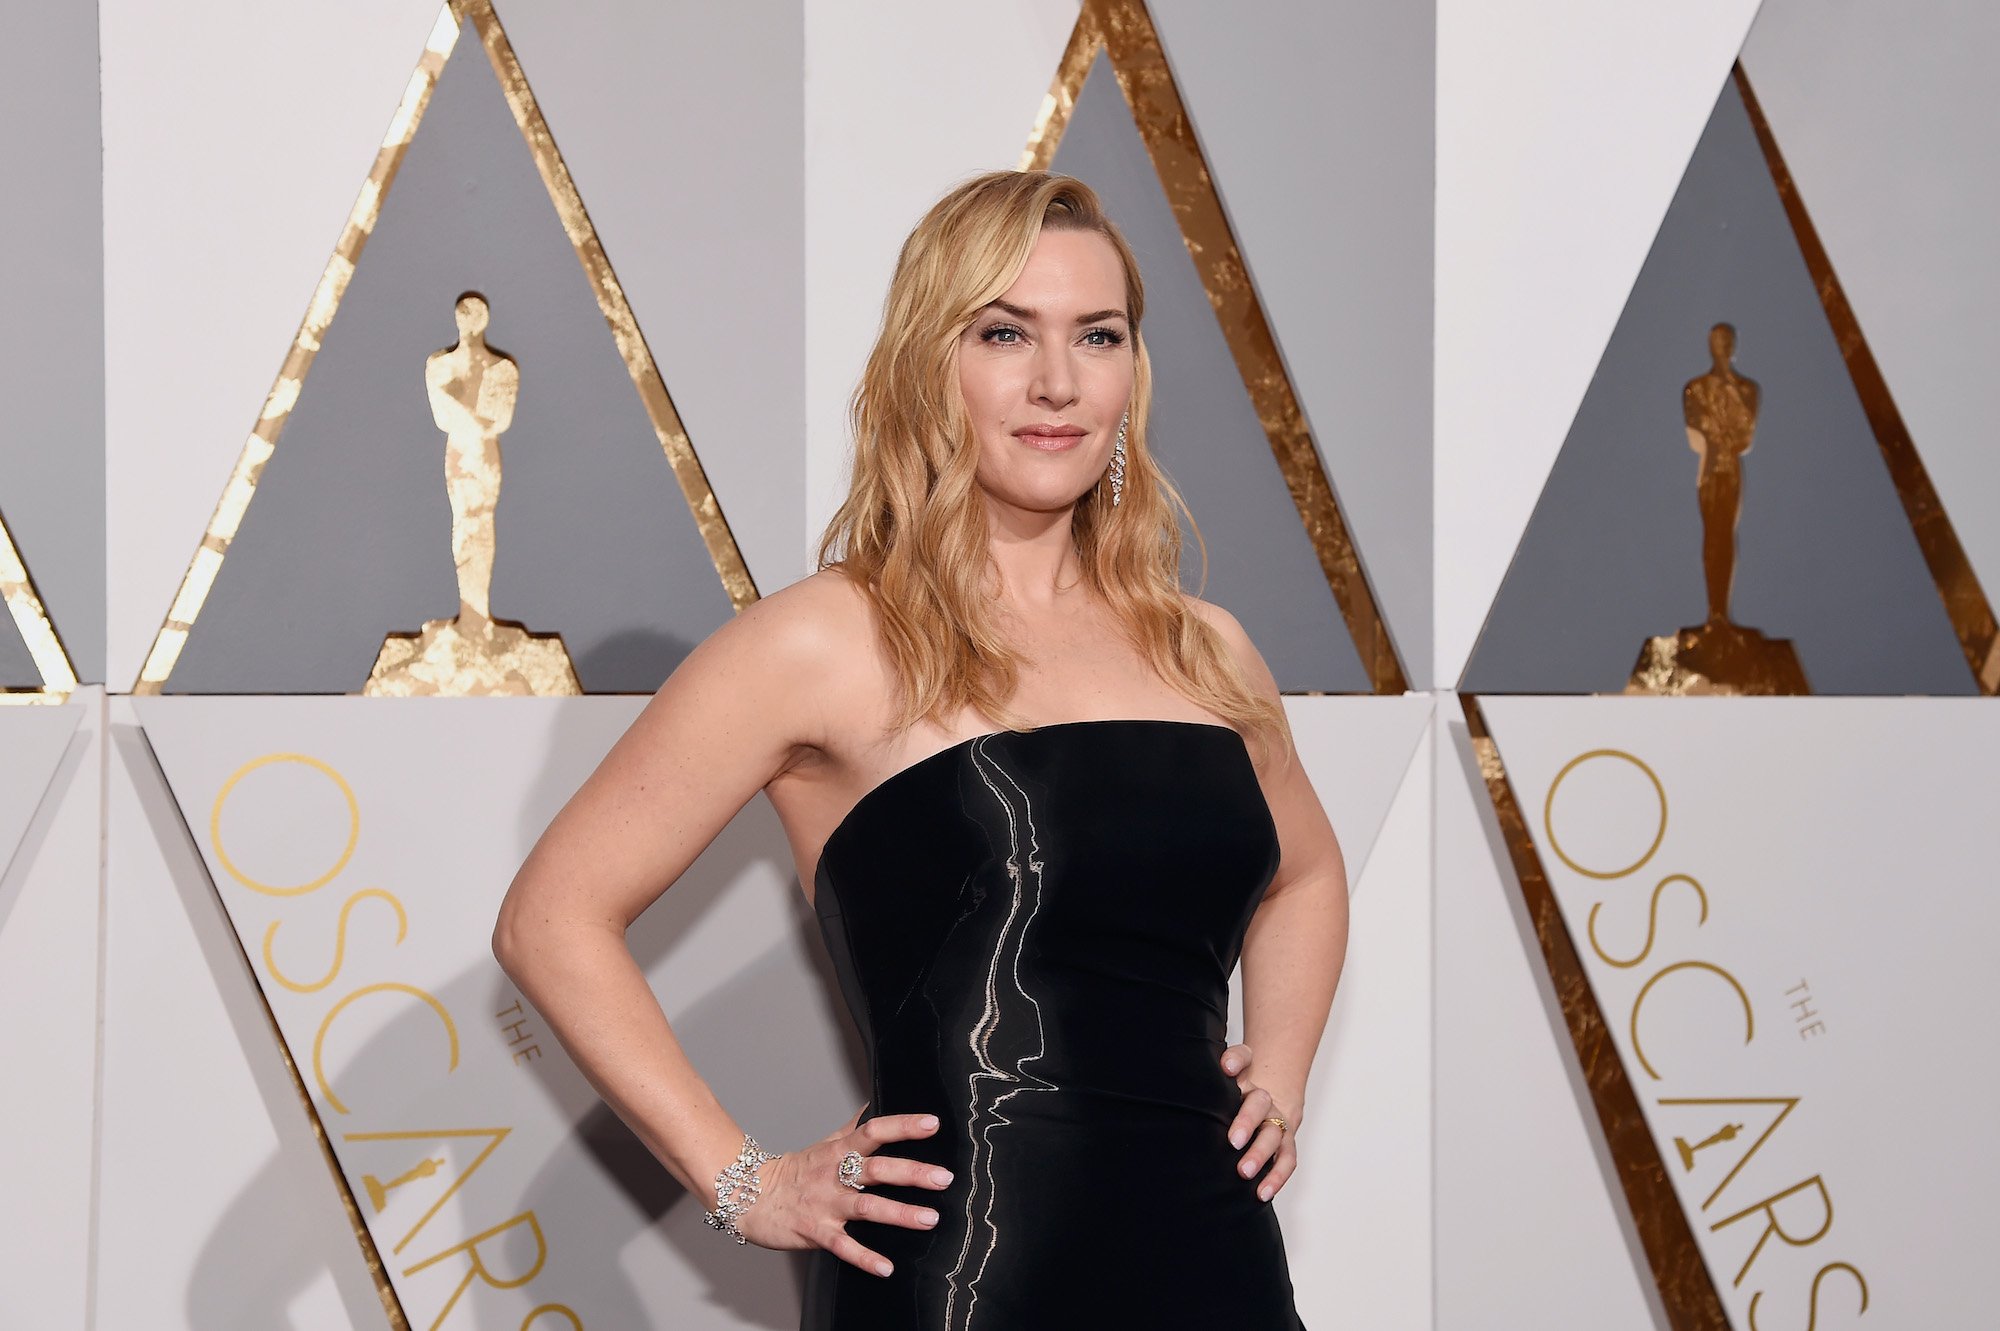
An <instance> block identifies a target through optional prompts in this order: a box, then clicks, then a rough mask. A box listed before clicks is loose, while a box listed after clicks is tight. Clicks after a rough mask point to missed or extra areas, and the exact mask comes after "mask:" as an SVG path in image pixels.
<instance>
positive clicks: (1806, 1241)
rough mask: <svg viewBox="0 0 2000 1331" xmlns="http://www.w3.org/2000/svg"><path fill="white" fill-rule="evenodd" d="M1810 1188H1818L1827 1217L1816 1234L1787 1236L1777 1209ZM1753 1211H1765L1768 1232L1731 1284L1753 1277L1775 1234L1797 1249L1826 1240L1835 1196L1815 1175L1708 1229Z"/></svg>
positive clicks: (1830, 1226)
mask: <svg viewBox="0 0 2000 1331" xmlns="http://www.w3.org/2000/svg"><path fill="white" fill-rule="evenodd" d="M1807 1187H1810V1188H1813V1189H1816V1190H1817V1191H1818V1192H1819V1197H1820V1202H1821V1203H1822V1204H1823V1205H1824V1206H1825V1208H1826V1215H1825V1218H1824V1219H1822V1220H1821V1221H1820V1226H1819V1228H1818V1229H1817V1230H1815V1231H1814V1232H1813V1233H1811V1234H1808V1235H1806V1236H1805V1237H1803V1238H1794V1237H1793V1236H1792V1235H1790V1234H1787V1233H1786V1232H1785V1227H1784V1226H1783V1225H1781V1224H1779V1223H1778V1213H1777V1209H1776V1208H1777V1205H1778V1203H1779V1202H1781V1201H1783V1200H1785V1198H1787V1197H1789V1196H1791V1195H1792V1194H1793V1193H1795V1192H1797V1191H1798V1190H1799V1189H1801V1188H1807ZM1752 1211H1762V1212H1763V1213H1764V1220H1765V1224H1764V1232H1763V1233H1762V1234H1759V1235H1758V1236H1757V1243H1756V1246H1755V1247H1753V1248H1751V1249H1750V1255H1749V1256H1748V1257H1746V1258H1744V1259H1743V1269H1742V1270H1740V1271H1738V1272H1737V1273H1736V1279H1734V1280H1732V1281H1730V1282H1729V1283H1730V1284H1732V1285H1740V1284H1742V1283H1743V1277H1744V1276H1747V1275H1749V1274H1750V1266H1751V1264H1752V1263H1754V1262H1755V1261H1756V1260H1757V1254H1758V1253H1760V1252H1762V1251H1763V1250H1764V1244H1765V1242H1766V1241H1768V1240H1769V1239H1770V1237H1771V1236H1772V1235H1773V1234H1776V1235H1777V1236H1778V1237H1779V1238H1781V1239H1783V1240H1784V1241H1785V1242H1787V1243H1789V1244H1791V1245H1792V1246H1793V1247H1794V1248H1804V1247H1807V1246H1809V1245H1811V1244H1814V1243H1818V1242H1819V1241H1820V1240H1821V1239H1823V1238H1825V1237H1826V1232H1827V1231H1828V1230H1829V1229H1832V1228H1833V1197H1832V1196H1831V1195H1830V1194H1829V1193H1828V1192H1827V1190H1826V1184H1824V1183H1822V1182H1820V1176H1819V1175H1817V1174H1814V1175H1813V1176H1812V1177H1811V1178H1809V1179H1807V1180H1805V1181H1804V1182H1803V1183H1794V1184H1793V1185H1792V1186H1791V1187H1789V1188H1786V1189H1785V1190H1784V1191H1783V1192H1780V1193H1776V1194H1774V1195H1772V1196H1769V1197H1766V1198H1765V1199H1764V1200H1763V1201H1761V1202H1753V1203H1752V1204H1750V1205H1749V1206H1746V1207H1744V1208H1743V1209H1742V1210H1740V1211H1738V1212H1737V1213H1736V1214H1735V1215H1732V1216H1727V1217H1725V1218H1723V1219H1721V1220H1718V1221H1716V1222H1715V1223H1714V1224H1712V1225H1710V1226H1709V1227H1708V1228H1709V1232H1711V1233H1713V1232H1714V1231H1716V1230H1718V1229H1721V1228H1722V1227H1723V1226H1724V1225H1733V1224H1735V1223H1736V1222H1737V1221H1739V1220H1741V1219H1742V1218H1743V1217H1744V1216H1746V1215H1749V1214H1750V1213H1751V1212H1752Z"/></svg>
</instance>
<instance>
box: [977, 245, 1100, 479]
mask: <svg viewBox="0 0 2000 1331" xmlns="http://www.w3.org/2000/svg"><path fill="white" fill-rule="evenodd" d="M1132 377H1133V358H1132V327H1131V321H1130V319H1129V318H1128V317H1127V314H1126V310H1125V270H1124V267H1123V266H1122V265H1121V264H1120V263H1119V261H1118V252H1117V251H1116V250H1115V249H1113V248H1112V246H1111V242H1110V241H1109V240H1107V239H1106V238H1105V237H1103V236H1101V235H1099V234H1098V233H1096V232H1095V231H1049V230H1045V231H1043V232H1042V234H1041V238H1040V239H1039V240H1037V241H1036V242H1035V248H1034V249H1033V250H1032V251H1031V252H1030V253H1029V255H1028V265H1027V267H1025V268H1023V269H1022V270H1021V276H1020V279H1019V280H1018V281H1016V282H1015V283H1014V285H1013V286H1011V287H1009V288H1007V290H1006V292H1005V293H1004V294H1003V295H1002V296H1001V297H1000V298H999V299H998V300H996V301H994V302H993V303H992V304H991V305H988V306H987V307H986V308H985V309H983V310H981V311H980V312H979V313H978V314H977V315H975V316H974V317H973V320H972V326H971V327H970V328H968V329H967V330H966V332H965V335H964V338H963V341H962V343H961V345H960V346H959V349H958V383H959V388H960V390H961V391H962V392H963V393H964V395H965V406H966V410H967V412H968V413H969V415H970V417H971V420H972V429H973V437H974V439H975V440H976V441H977V442H978V445H979V484H980V486H981V488H982V489H984V490H985V491H986V493H987V497H988V499H989V501H992V502H994V503H997V504H999V505H1003V506H1007V507H1012V508H1015V509H1022V510H1027V511H1029V512H1035V513H1051V512H1056V511H1059V510H1061V509H1064V508H1067V507H1069V506H1070V505H1072V504H1074V503H1075V502H1076V501H1077V500H1078V499H1079V498H1080V497H1082V495H1083V494H1084V493H1085V492H1086V491H1088V490H1089V489H1090V487H1091V486H1093V485H1095V484H1097V482H1098V479H1099V478H1100V477H1101V476H1103V474H1104V469H1105V468H1106V467H1108V466H1109V465H1110V463H1111V449H1112V446H1113V445H1114V444H1115V443H1116V442H1117V440H1118V419H1119V417H1120V416H1121V415H1123V414H1124V412H1125V409H1126V407H1127V406H1128V405H1129V404H1130V402H1131V398H1132Z"/></svg>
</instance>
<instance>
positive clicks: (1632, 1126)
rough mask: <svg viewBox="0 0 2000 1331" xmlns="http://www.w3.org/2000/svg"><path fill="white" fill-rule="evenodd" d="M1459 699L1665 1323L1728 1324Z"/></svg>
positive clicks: (1496, 750) (1492, 766)
mask: <svg viewBox="0 0 2000 1331" xmlns="http://www.w3.org/2000/svg"><path fill="white" fill-rule="evenodd" d="M1458 701H1459V706H1460V707H1461V709H1462V710H1463V711H1464V713H1465V726H1466V733H1467V736H1468V737H1469V739H1470V740H1471V743H1472V751H1473V756H1474V758H1475V759H1476V760H1477V761H1478V763H1479V775H1480V777H1481V779H1482V780H1483V781H1484V783H1485V785H1486V794H1487V798H1488V799H1489V800H1490V801H1491V802H1492V805H1493V814H1494V817H1495V818H1497V819H1498V820H1499V824H1500V834H1501V837H1502V839H1503V840H1505V842H1506V843H1507V855H1508V858H1509V859H1510V860H1511V861H1512V862H1513V868H1514V881H1515V885H1516V886H1517V887H1518V888H1519V889H1520V893H1521V900H1522V902H1523V903H1524V904H1525V905H1526V907H1527V911H1528V918H1529V920H1530V921H1532V922H1533V924H1534V928H1535V941H1536V943H1537V944H1538V945H1539V949H1540V952H1541V956H1542V964H1543V966H1544V967H1545V970H1546V974H1547V975H1548V978H1549V980H1550V982H1551V983H1552V984H1553V986H1554V988H1555V993H1556V998H1557V1000H1558V1002H1559V1004H1560V1006H1561V1008H1562V1015H1563V1024H1564V1025H1565V1026H1566V1027H1567V1028H1568V1030H1569V1038H1570V1044H1571V1045H1572V1046H1573V1047H1574V1049H1575V1052H1576V1059H1577V1064H1578V1068H1579V1070H1580V1071H1581V1072H1582V1074H1583V1077H1584V1082H1585V1084H1586V1085H1587V1086H1589V1088H1590V1100H1591V1105H1592V1107H1593V1108H1594V1109H1595V1110H1596V1111H1597V1122H1598V1127H1599V1128H1600V1129H1601V1131H1602V1132H1603V1140H1604V1144H1605V1146H1606V1148H1607V1149H1608V1150H1609V1151H1610V1154H1611V1159H1612V1162H1613V1163H1614V1164H1615V1165H1616V1166H1617V1169H1618V1183H1619V1187H1620V1189H1621V1190H1622V1191H1623V1192H1624V1194H1625V1205H1626V1209H1627V1212H1628V1214H1630V1216H1631V1218H1632V1224H1633V1228H1634V1230H1635V1231H1636V1232H1637V1234H1638V1237H1639V1243H1640V1246H1642V1247H1643V1248H1644V1249H1645V1251H1646V1264H1647V1266H1648V1267H1649V1268H1650V1270H1651V1273H1652V1277H1653V1284H1654V1287H1655V1288H1656V1289H1657V1290H1658V1291H1659V1295H1660V1302H1661V1304H1662V1306H1663V1307H1664V1308H1665V1310H1666V1314H1667V1323H1668V1325H1669V1326H1670V1327H1671V1328H1672V1331H1730V1321H1729V1315H1728V1313H1727V1312H1725V1311H1724V1309H1723V1306H1722V1296H1721V1295H1720V1294H1719V1293H1718V1292H1717V1291H1716V1287H1715V1278H1714V1276H1713V1274H1712V1273H1711V1272H1710V1271H1709V1269H1708V1263H1707V1262H1706V1261H1705V1260H1703V1258H1702V1255H1701V1248H1700V1247H1699V1245H1697V1244H1696V1243H1695V1239H1694V1230H1693V1229H1692V1227H1691V1226H1690V1225H1689V1223H1688V1217H1687V1212H1686V1211H1685V1210H1684V1209H1682V1207H1681V1203H1680V1198H1679V1197H1677V1196H1676V1195H1675V1193H1674V1185H1673V1183H1672V1181H1671V1179H1670V1178H1669V1176H1668V1174H1667V1166H1666V1162H1665V1161H1664V1160H1662V1159H1661V1157H1660V1148H1659V1144H1658V1143H1657V1142H1655V1141H1654V1140H1653V1133H1652V1129H1651V1128H1649V1127H1648V1126H1647V1125H1646V1116H1645V1112H1644V1111H1643V1110H1642V1109H1641V1108H1640V1106H1639V1094H1638V1092H1637V1091H1635V1090H1634V1089H1633V1088H1632V1078H1631V1075H1630V1074H1629V1073H1627V1072H1626V1070H1625V1062H1624V1060H1623V1059H1622V1058H1620V1057H1619V1054H1618V1047H1617V1046H1616V1045H1615V1044H1614V1043H1613V1042H1612V1039H1611V1031H1610V1028H1609V1027H1608V1026H1607V1025H1606V1024H1605V1020H1604V1010H1603V1008H1602V1007H1600V1006H1599V1004H1598V1001H1597V994H1596V991H1595V990H1593V989H1592V988H1591V986H1590V976H1589V973H1588V972H1586V971H1585V970H1584V968H1583V961H1582V958H1581V957H1580V955H1579V954H1578V952H1577V949H1576V940H1575V939H1573V938H1571V937H1570V932H1569V925H1568V924H1567V923H1566V922H1565V921H1564V920H1563V915H1562V908H1561V907H1560V906H1558V905H1557V904H1556V898H1555V891H1554V889H1553V888H1551V887H1550V886H1549V876H1548V872H1547V870H1545V869H1544V868H1543V867H1542V858H1541V854H1540V853H1539V852H1538V851H1537V850H1536V849H1535V841H1534V837H1533V835H1532V834H1531V833H1530V832H1529V831H1528V822H1527V818H1526V816H1525V815H1524V814H1523V813H1522V812H1521V805H1520V802H1519V801H1518V800H1517V799H1516V798H1515V796H1514V786H1513V783H1512V782H1511V781H1510V780H1509V779H1508V777H1507V767H1506V764H1505V763H1504V762H1503V761H1502V760H1501V757H1500V746H1499V745H1498V744H1497V743H1496V742H1495V741H1494V739H1493V736H1492V732H1491V731H1490V730H1489V729H1488V727H1487V724H1486V714H1485V712H1484V711H1483V710H1482V709H1481V707H1480V704H1479V698H1478V696H1477V695H1475V694H1471V693H1460V694H1459V695H1458Z"/></svg>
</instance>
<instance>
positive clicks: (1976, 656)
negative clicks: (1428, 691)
mask: <svg viewBox="0 0 2000 1331" xmlns="http://www.w3.org/2000/svg"><path fill="white" fill-rule="evenodd" d="M1729 78H1730V79H1731V80H1732V81H1733V82H1734V83H1735V86H1736V91H1737V93H1738V95H1739V96H1740V97H1741V98H1742V100H1743V109H1744V111H1745V112H1746V113H1747V115H1748V117H1749V120H1750V128H1751V130H1752V132H1753V133H1754V134H1755V135H1756V137H1757V147H1758V149H1759V151H1760V152H1761V153H1762V154H1763V157H1764V167H1765V169H1766V170H1768V171H1769V172H1770V173H1771V184H1772V187H1773V188H1774V189H1775V190H1776V191H1777V195H1778V202H1779V204H1780V205H1781V206H1782V207H1783V208H1784V210H1785V220H1786V221H1787V222H1788V223H1789V224H1790V225H1791V229H1792V240H1793V242H1794V243H1795V244H1797V246H1798V247H1799V257H1800V258H1801V259H1802V260H1803V261H1804V263H1805V266H1806V272H1807V274H1808V275H1809V276H1810V277H1811V278H1812V283H1813V290H1814V292H1815V293H1816V294H1817V295H1818V296H1819V301H1820V308H1821V310H1822V311H1823V312H1824V313H1825V315H1826V320H1827V323H1828V325H1829V326H1830V328H1831V330H1832V332H1833V338H1834V343H1835V345H1837V346H1838V347H1839V348H1840V355H1841V360H1842V361H1843V362H1844V363H1845V364H1846V366H1847V373H1848V378H1849V379H1850V380H1851V381H1852V383H1853V385H1854V392H1855V396H1856V398H1857V399H1858V400H1859V401H1860V403H1861V410H1862V414H1863V415H1864V416H1866V417H1867V419H1868V426H1869V430H1870V432H1871V433H1872V434H1873V435H1874V436H1875V444H1876V447H1877V448H1879V449H1880V450H1881V453H1882V461H1883V463H1884V464H1885V465H1886V466H1887V468H1888V470H1889V481H1890V484H1892V485H1893V486H1894V487H1895V490H1896V497H1897V499H1898V500H1900V501H1901V502H1902V505H1903V516H1904V518H1905V519H1906V520H1907V521H1908V522H1909V524H1910V531H1911V533H1912V534H1913V535H1914V536H1915V537H1916V540H1917V548H1918V549H1919V550H1920V551H1921V552H1922V554H1923V557H1924V565H1925V567H1926V568H1927V569H1928V570H1929V572H1930V575H1931V581H1932V583H1933V584H1934V585H1935V586H1936V588H1937V593H1938V597H1939V598H1940V599H1941V600H1942V601H1943V603H1944V611H1945V617H1946V618H1947V619H1949V620H1950V621H1951V627H1952V632H1953V633H1954V634H1955V635H1956V636H1957V638H1958V643H1959V649H1960V650H1961V651H1962V652H1963V653H1964V654H1965V663H1966V666H1967V668H1968V669H1970V671H1971V672H1972V677H1973V681H1974V685H1975V687H1976V689H1977V690H1978V691H1979V692H1980V693H1981V694H1983V695H1985V696H1987V697H1992V696H1993V695H1995V694H2000V622H1996V620H1995V617H1994V613H1993V605H1992V602H1991V601H1989V600H1988V599H1987V596H1986V593H1985V590H1984V589H1983V588H1982V587H1981V586H1980V582H1979V575H1978V573H1977V572H1976V571H1974V569H1973V567H1972V562H1971V560H1969V559H1968V558H1967V557H1966V554H1965V547H1964V545H1963V544H1962V543H1961V542H1960V541H1959V539H1958V531H1957V529H1956V528H1955V527H1953V526H1952V523H1951V518H1950V516H1949V515H1948V514H1946V512H1945V508H1944V501H1943V500H1942V499H1941V498H1939V497H1938V492H1937V487H1936V486H1935V485H1934V484H1932V482H1931V478H1930V472H1929V470H1928V469H1927V468H1926V467H1925V466H1924V460H1923V457H1922V456H1921V455H1920V454H1919V453H1918V452H1917V445H1916V440H1915V439H1913V438H1912V437H1911V435H1910V430H1909V427H1908V426H1907V425H1905V424H1904V423H1903V414H1902V412H1901V411H1900V410H1898V409H1897V407H1896V399H1895V395H1894V394H1892V393H1891V392H1890V391H1889V382H1888V380H1887V379H1886V378H1885V377H1884V376H1883V374H1882V368H1881V366H1880V365H1879V364H1877V362H1876V360H1875V353H1874V352H1873V351H1872V350H1870V349H1869V346H1868V339H1867V337H1866V336H1865V335H1864V334H1863V333H1862V331H1861V322H1860V320H1859V319H1858V318H1856V317H1855V313H1854V307H1853V305H1851V304H1850V303H1849V302H1848V299H1847V292H1846V290H1845V289H1844V288H1843V287H1842V286H1841V284H1840V277H1839V275H1838V274H1837V273H1835V272H1834V269H1833V260H1832V259H1831V258H1830V257H1829V256H1828V254H1827V252H1826V246H1825V245H1824V244H1823V243H1821V241H1820V238H1819V229H1818V228H1817V227H1815V226H1814V225H1813V222H1812V217H1811V215H1810V214H1809V213H1808V212H1807V211H1806V205H1805V200H1804V198H1802V197H1801V196H1800V194H1799V188H1798V184H1797V182H1796V181H1794V180H1793V179H1792V173H1791V168H1790V167H1788V166H1786V164H1785V157H1784V153H1783V152H1781V151H1780V150H1779V148H1778V139H1777V136H1776V135H1775V134H1774V133H1773V132H1772V130H1771V125H1770V122H1769V121H1768V120H1766V119H1765V117H1764V108H1763V105H1762V103H1760V102H1759V101H1758V100H1757V94H1756V93H1755V92H1754V91H1752V89H1751V87H1750V76H1749V75H1748V74H1747V73H1746V72H1745V71H1744V69H1743V61H1742V58H1741V57H1740V56H1739V57H1738V58H1737V59H1735V60H1732V61H1731V62H1730V64H1729ZM1724 95H1726V93H1725V92H1718V93H1717V95H1716V96H1717V103H1718V104H1719V103H1720V100H1721V98H1722V97H1723V96H1724ZM1713 114H1714V111H1713V109H1712V108H1711V110H1710V115H1713ZM1682 176H1683V178H1685V176H1686V168H1685V167H1683V169H1682ZM1679 197H1680V186H1679V185H1678V184H1676V185H1675V187H1674V193H1673V196H1672V197H1670V198H1669V199H1668V201H1667V207H1668V208H1671V207H1672V206H1673V201H1674V199H1677V198H1679ZM1661 217H1662V219H1663V220H1664V218H1665V212H1664V211H1662V213H1661ZM1654 240H1655V243H1657V240H1658V237H1657V236H1655V238H1654ZM1646 256H1647V258H1651V257H1652V245H1650V244H1649V245H1648V246H1647V249H1646ZM1642 266H1643V264H1642ZM1635 276H1636V271H1635ZM1629 294H1630V293H1629V292H1628V293H1627V295H1628V296H1629ZM1623 317H1624V316H1623V315H1622V314H1621V315H1620V320H1621V321H1622V320H1623ZM1616 335H1617V325H1616V324H1614V325H1613V326H1612V332H1611V334H1610V337H1615V336H1616ZM1610 337H1607V338H1606V339H1605V345H1606V346H1607V347H1608V346H1609V345H1610ZM1602 351H1603V349H1602V348H1600V350H1599V354H1600V356H1601V355H1602ZM1595 382H1596V375H1595V373H1593V374H1592V376H1591V383H1592V384H1594V383H1595ZM1589 389H1590V384H1586V385H1585V388H1584V391H1585V393H1586V394H1587V393H1588V392H1589ZM1580 405H1581V401H1580V400H1579V406H1580ZM1565 442H1567V441H1566V440H1565ZM1561 461H1562V455H1561V453H1560V451H1558V453H1557V455H1556V462H1557V464H1560V463H1561ZM1550 474H1551V475H1553V474H1554V468H1553V467H1551V468H1550ZM1542 489H1543V491H1544V492H1546V490H1547V489H1548V479H1547V478H1544V479H1543V482H1542ZM1540 502H1541V496H1540V495H1537V496H1536V503H1537V505H1538V506H1539V504H1540ZM1533 523H1534V517H1533V515H1532V514H1531V515H1530V516H1529V520H1528V526H1532V525H1533ZM1527 534H1528V527H1527V526H1524V527H1522V529H1521V533H1520V536H1519V537H1518V538H1517V539H1516V540H1515V543H1514V549H1513V550H1512V551H1510V552H1509V554H1508V557H1507V561H1508V562H1507V568H1508V572H1507V573H1506V574H1503V575H1502V576H1501V579H1500V587H1499V589H1497V590H1496V591H1495V592H1494V594H1493V599H1492V600H1490V601H1489V602H1487V605H1486V614H1485V617H1484V618H1482V619H1481V620H1480V623H1479V632H1478V633H1476V634H1474V635H1473V639H1472V649H1471V650H1470V651H1469V652H1467V653H1466V657H1465V665H1464V666H1463V667H1462V668H1461V669H1460V671H1459V679H1458V682H1459V685H1460V687H1461V688H1462V687H1463V686H1464V683H1465V675H1466V672H1467V671H1469V670H1471V669H1472V662H1473V660H1474V659H1475V658H1476V657H1477V656H1478V655H1479V644H1480V642H1481V641H1482V640H1484V638H1485V637H1486V631H1487V630H1488V629H1489V628H1491V627H1492V625H1493V612H1494V610H1495V609H1496V608H1497V607H1498V605H1499V602H1500V591H1502V590H1505V588H1506V585H1507V577H1508V575H1509V574H1511V573H1512V571H1513V566H1514V560H1515V559H1516V558H1518V557H1519V555H1520V552H1521V544H1522V542H1523V541H1525V540H1526V539H1527ZM1530 691H1531V692H1536V691H1537V690H1530ZM1539 692H1546V690H1540V691H1539ZM1624 693H1625V687H1624V686H1623V685H1620V687H1619V688H1617V689H1613V690H1598V691H1596V692H1594V693H1590V694H1576V695H1550V696H1576V697H1605V696H1610V697H1617V696H1621V695H1623V694H1624ZM1658 696H1671V695H1658ZM1816 696H1839V695H1816Z"/></svg>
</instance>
